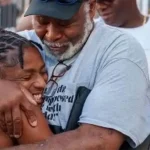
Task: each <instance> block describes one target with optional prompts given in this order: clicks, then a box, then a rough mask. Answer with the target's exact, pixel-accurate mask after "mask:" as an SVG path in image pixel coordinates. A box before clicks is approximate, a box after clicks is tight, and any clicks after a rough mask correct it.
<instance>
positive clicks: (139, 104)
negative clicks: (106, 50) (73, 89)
mask: <svg viewBox="0 0 150 150" xmlns="http://www.w3.org/2000/svg"><path fill="white" fill-rule="evenodd" d="M147 91H148V81H147V79H146V77H145V74H144V72H143V71H142V69H140V67H139V66H137V65H136V64H135V63H134V62H132V61H130V60H128V59H113V60H112V61H111V62H109V63H108V64H107V65H106V66H105V67H104V68H103V70H98V73H97V77H96V81H95V85H94V88H93V90H92V91H91V93H90V94H89V96H88V98H87V100H86V102H85V105H84V107H83V112H82V114H81V116H80V120H79V122H80V123H88V124H93V125H97V126H102V127H106V128H112V129H115V130H117V131H119V132H121V133H123V134H124V135H126V136H127V140H128V142H129V143H130V145H131V146H132V147H136V146H138V145H139V144H140V143H142V142H143V140H144V139H145V138H146V137H147V136H148V134H149V133H150V118H149V116H150V111H149V110H150V103H149V98H148V97H147Z"/></svg>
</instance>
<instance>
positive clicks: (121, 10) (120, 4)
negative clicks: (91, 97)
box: [96, 0, 132, 27]
mask: <svg viewBox="0 0 150 150" xmlns="http://www.w3.org/2000/svg"><path fill="white" fill-rule="evenodd" d="M131 1H132V0H97V5H96V7H97V10H98V13H99V14H100V16H101V17H102V18H103V20H104V21H105V22H106V24H109V25H112V26H117V27H121V26H122V25H124V23H125V22H126V20H127V16H128V15H129V14H128V11H129V9H131V7H132V6H131V4H132V2H131Z"/></svg>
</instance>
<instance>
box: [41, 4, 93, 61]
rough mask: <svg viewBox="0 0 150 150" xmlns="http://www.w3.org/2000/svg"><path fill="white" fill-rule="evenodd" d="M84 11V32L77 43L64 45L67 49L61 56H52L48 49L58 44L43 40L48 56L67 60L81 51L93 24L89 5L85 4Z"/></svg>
mask: <svg viewBox="0 0 150 150" xmlns="http://www.w3.org/2000/svg"><path fill="white" fill-rule="evenodd" d="M84 10H85V15H86V20H85V24H84V29H85V30H84V34H83V36H82V37H81V39H80V40H78V42H77V43H76V44H75V45H73V44H72V43H71V42H69V43H64V45H68V48H67V50H66V51H65V52H64V53H63V54H58V53H57V54H54V53H53V51H52V50H50V49H49V48H48V47H49V46H51V45H60V44H59V43H50V42H47V41H45V40H44V41H43V43H44V44H45V46H46V47H47V48H48V50H47V52H48V53H47V54H48V55H50V54H52V55H54V56H55V57H56V58H57V59H58V60H67V59H69V58H71V57H73V56H74V55H75V54H77V53H78V52H79V51H80V50H81V48H82V47H83V45H84V43H85V42H86V41H87V39H88V37H89V35H90V32H91V30H92V28H93V23H92V21H91V19H90V16H89V5H88V4H85V7H84Z"/></svg>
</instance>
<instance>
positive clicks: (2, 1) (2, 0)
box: [0, 0, 12, 6]
mask: <svg viewBox="0 0 150 150" xmlns="http://www.w3.org/2000/svg"><path fill="white" fill-rule="evenodd" d="M11 2H12V0H0V5H1V6H6V5H8V4H10V3H11Z"/></svg>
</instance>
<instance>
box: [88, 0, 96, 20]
mask: <svg viewBox="0 0 150 150" xmlns="http://www.w3.org/2000/svg"><path fill="white" fill-rule="evenodd" d="M89 5H90V11H89V14H90V18H91V20H93V18H94V16H95V12H96V0H89Z"/></svg>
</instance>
